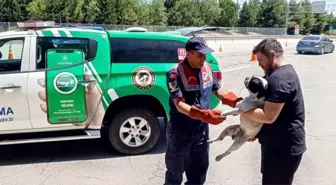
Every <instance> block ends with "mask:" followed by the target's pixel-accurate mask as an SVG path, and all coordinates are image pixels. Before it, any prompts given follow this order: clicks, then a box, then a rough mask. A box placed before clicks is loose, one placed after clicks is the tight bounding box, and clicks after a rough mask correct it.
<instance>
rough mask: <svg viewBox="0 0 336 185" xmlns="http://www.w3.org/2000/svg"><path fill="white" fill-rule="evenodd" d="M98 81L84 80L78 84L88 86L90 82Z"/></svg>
mask: <svg viewBox="0 0 336 185" xmlns="http://www.w3.org/2000/svg"><path fill="white" fill-rule="evenodd" d="M96 82H97V81H96V80H83V81H79V82H78V84H82V85H84V86H88V85H89V84H95V83H96Z"/></svg>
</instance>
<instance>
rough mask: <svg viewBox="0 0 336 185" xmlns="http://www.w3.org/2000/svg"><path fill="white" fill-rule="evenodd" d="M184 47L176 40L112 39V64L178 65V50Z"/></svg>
mask: <svg viewBox="0 0 336 185" xmlns="http://www.w3.org/2000/svg"><path fill="white" fill-rule="evenodd" d="M184 45H185V44H184V43H183V42H179V41H174V40H155V39H151V40H149V39H135V38H112V39H111V47H112V62H115V63H178V61H179V60H178V55H177V48H184Z"/></svg>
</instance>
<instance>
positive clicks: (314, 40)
mask: <svg viewBox="0 0 336 185" xmlns="http://www.w3.org/2000/svg"><path fill="white" fill-rule="evenodd" d="M334 49H335V45H334V43H333V40H331V39H329V38H328V37H327V36H325V35H309V36H305V37H303V38H302V39H301V40H300V41H299V42H298V44H297V46H296V51H297V52H298V53H300V54H301V53H317V54H321V55H323V54H324V53H332V52H334Z"/></svg>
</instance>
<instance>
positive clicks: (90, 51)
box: [87, 39, 98, 61]
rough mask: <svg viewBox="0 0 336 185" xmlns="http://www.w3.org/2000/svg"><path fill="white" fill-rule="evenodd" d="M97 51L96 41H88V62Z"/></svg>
mask: <svg viewBox="0 0 336 185" xmlns="http://www.w3.org/2000/svg"><path fill="white" fill-rule="evenodd" d="M97 49H98V42H97V41H96V40H93V39H89V48H88V56H87V60H88V61H91V60H93V59H94V58H95V57H96V55H97Z"/></svg>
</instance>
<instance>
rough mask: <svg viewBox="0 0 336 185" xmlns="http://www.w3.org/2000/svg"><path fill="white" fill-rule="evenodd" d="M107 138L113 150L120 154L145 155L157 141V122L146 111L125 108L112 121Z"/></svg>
mask: <svg viewBox="0 0 336 185" xmlns="http://www.w3.org/2000/svg"><path fill="white" fill-rule="evenodd" d="M108 137H109V141H110V143H111V144H112V146H113V148H115V149H116V150H117V151H118V152H120V153H123V154H130V155H134V154H141V153H145V152H148V151H150V150H151V149H152V148H153V147H154V146H155V145H156V144H157V142H158V140H159V137H160V124H159V120H158V119H157V117H156V116H155V115H154V114H153V113H152V112H151V111H150V110H148V109H145V108H127V109H125V110H123V111H121V112H119V113H118V114H117V115H116V116H115V117H114V119H113V120H112V122H111V125H110V128H109V134H108Z"/></svg>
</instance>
